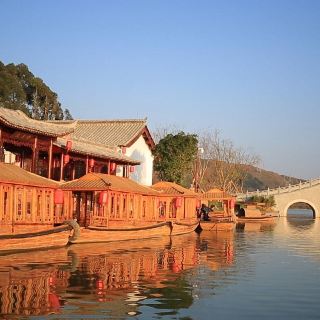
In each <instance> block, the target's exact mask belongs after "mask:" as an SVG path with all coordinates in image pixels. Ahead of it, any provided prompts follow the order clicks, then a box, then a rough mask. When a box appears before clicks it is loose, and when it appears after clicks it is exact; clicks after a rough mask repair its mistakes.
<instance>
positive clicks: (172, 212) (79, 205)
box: [61, 173, 198, 243]
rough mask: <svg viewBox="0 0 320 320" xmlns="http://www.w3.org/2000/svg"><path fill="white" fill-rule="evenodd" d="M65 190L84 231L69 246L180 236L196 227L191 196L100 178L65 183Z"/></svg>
mask: <svg viewBox="0 0 320 320" xmlns="http://www.w3.org/2000/svg"><path fill="white" fill-rule="evenodd" d="M179 188H181V189H184V188H182V187H180V186H179ZM61 190H63V193H64V199H63V200H64V201H65V202H66V203H68V204H69V212H73V213H74V214H75V216H76V218H77V221H78V222H79V225H80V226H81V235H80V236H79V237H78V239H76V240H71V241H70V242H71V243H94V242H111V241H123V240H134V239H143V238H155V237H163V236H171V235H179V234H185V233H189V232H193V231H194V230H195V229H196V227H197V225H198V219H197V217H196V204H197V199H196V194H194V193H193V192H191V191H188V192H187V194H184V191H182V192H180V193H173V194H167V193H162V192H161V191H159V189H158V188H157V186H153V187H152V188H151V187H146V186H143V185H140V184H138V183H136V182H135V181H132V180H129V179H126V178H123V177H118V176H113V175H108V174H101V173H89V174H87V175H85V176H83V177H81V178H79V179H77V180H73V181H70V182H67V183H64V184H62V185H61ZM179 190H180V189H179ZM185 190H187V189H185Z"/></svg>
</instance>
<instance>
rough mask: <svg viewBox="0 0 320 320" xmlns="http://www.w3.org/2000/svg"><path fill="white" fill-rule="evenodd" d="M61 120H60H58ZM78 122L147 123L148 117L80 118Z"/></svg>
mask: <svg viewBox="0 0 320 320" xmlns="http://www.w3.org/2000/svg"><path fill="white" fill-rule="evenodd" d="M58 121H59V120H58ZM77 121H78V123H110V122H117V123H119V122H120V123H121V122H143V123H145V122H146V121H147V119H146V118H144V119H110V120H107V119H93V120H89V119H78V120H77Z"/></svg>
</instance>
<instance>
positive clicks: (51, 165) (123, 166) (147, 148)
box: [0, 107, 154, 185]
mask: <svg viewBox="0 0 320 320" xmlns="http://www.w3.org/2000/svg"><path fill="white" fill-rule="evenodd" d="M153 146H154V142H153V140H152V137H151V135H150V133H149V130H148V128H147V126H146V121H145V120H121V121H120V120H119V121H80V120H79V121H77V120H72V121H51V122H50V121H49V122H48V121H39V120H34V119H31V118H29V117H28V116H27V115H25V114H24V113H23V112H22V111H19V110H11V109H6V108H1V107H0V161H2V162H7V163H15V164H16V165H17V166H19V167H21V168H23V169H25V170H27V171H29V172H32V173H36V174H38V175H41V176H43V177H47V178H50V179H54V180H57V181H59V180H65V181H70V180H74V179H77V178H79V177H81V176H83V175H85V174H87V173H88V172H97V173H109V174H113V175H118V176H122V177H129V176H130V177H131V178H133V179H134V180H136V181H138V182H140V183H142V184H146V185H148V184H151V179H152V169H153V157H152V153H151V149H152V147H153ZM135 167H137V169H136V170H135Z"/></svg>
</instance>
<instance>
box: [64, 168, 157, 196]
mask: <svg viewBox="0 0 320 320" xmlns="http://www.w3.org/2000/svg"><path fill="white" fill-rule="evenodd" d="M61 189H63V190H74V191H76V190H79V191H80V190H84V191H90V190H97V191H99V190H114V191H123V192H133V193H140V194H146V195H155V196H156V195H158V192H157V191H155V190H153V189H152V188H149V187H145V186H143V185H141V184H139V183H137V182H135V181H133V180H130V179H128V178H123V177H117V176H114V175H109V174H103V173H88V174H86V175H85V176H83V177H81V178H79V179H77V180H73V181H70V182H66V183H63V184H62V185H61Z"/></svg>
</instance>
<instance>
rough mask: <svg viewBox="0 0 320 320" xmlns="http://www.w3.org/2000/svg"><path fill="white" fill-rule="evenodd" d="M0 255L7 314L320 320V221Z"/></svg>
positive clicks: (0, 297)
mask: <svg viewBox="0 0 320 320" xmlns="http://www.w3.org/2000/svg"><path fill="white" fill-rule="evenodd" d="M290 213H291V214H290V216H289V218H279V219H278V220H277V222H276V224H259V223H250V224H245V225H237V227H236V229H235V230H234V232H218V233H216V232H202V233H200V234H196V233H194V234H190V235H187V236H177V237H173V238H172V239H169V238H164V239H162V240H159V239H158V240H141V241H135V242H123V243H119V244H116V243H113V244H100V245H88V246H87V245H82V246H78V245H73V246H70V247H68V248H63V249H58V250H50V251H39V252H30V253H24V254H16V255H7V256H1V257H0V319H206V320H207V319H291V320H293V319H319V318H320V303H319V299H320V219H316V220H313V219H312V218H311V214H310V212H308V211H303V210H300V211H297V210H295V211H294V210H292V211H291V212H290Z"/></svg>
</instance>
